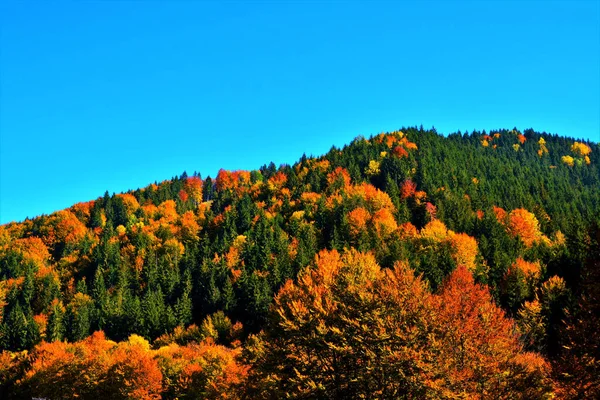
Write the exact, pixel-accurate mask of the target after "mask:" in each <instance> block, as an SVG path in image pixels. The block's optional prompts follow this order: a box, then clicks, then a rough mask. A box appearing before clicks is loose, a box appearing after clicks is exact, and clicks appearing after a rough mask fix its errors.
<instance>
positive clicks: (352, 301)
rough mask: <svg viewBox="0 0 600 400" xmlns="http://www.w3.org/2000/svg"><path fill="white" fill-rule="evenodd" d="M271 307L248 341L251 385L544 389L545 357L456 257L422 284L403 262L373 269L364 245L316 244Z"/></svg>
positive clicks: (321, 393)
mask: <svg viewBox="0 0 600 400" xmlns="http://www.w3.org/2000/svg"><path fill="white" fill-rule="evenodd" d="M274 313H275V316H276V318H275V319H274V321H273V323H272V324H271V325H270V327H269V330H268V331H267V336H266V339H267V340H266V341H260V340H259V341H258V342H257V343H253V345H252V347H253V348H254V350H253V351H254V353H253V357H254V359H256V360H257V362H256V365H255V369H254V371H253V375H252V376H253V377H254V378H255V379H254V380H251V381H254V382H259V384H258V385H257V387H255V388H254V389H255V390H257V392H258V393H261V390H262V391H263V392H262V393H263V394H266V393H268V394H270V395H273V396H275V397H278V396H284V395H288V396H291V397H299V396H302V397H306V398H312V397H315V398H317V397H327V395H329V396H335V397H339V398H350V397H353V396H354V397H357V398H363V397H365V398H366V397H372V396H373V394H374V393H377V395H378V396H381V397H383V398H395V397H397V395H398V393H404V394H405V395H406V396H407V397H413V396H414V397H415V398H420V397H422V396H423V394H424V393H426V394H428V396H429V397H432V398H473V399H484V398H502V397H503V396H505V395H506V394H507V393H515V392H521V391H528V393H531V394H532V398H537V397H541V395H543V394H546V393H547V392H548V389H549V388H548V387H547V379H548V373H549V371H548V368H547V364H546V362H545V361H544V360H543V359H542V358H541V357H539V356H537V355H535V354H532V353H524V352H522V350H521V346H520V344H519V341H518V338H517V336H516V334H515V333H514V329H513V324H512V322H511V321H510V320H509V319H507V318H506V317H505V315H504V313H503V312H502V310H500V309H499V308H498V307H497V306H496V305H495V303H494V302H493V300H492V298H491V296H490V294H489V292H488V291H487V289H486V288H485V287H483V286H481V285H478V284H475V282H474V280H473V277H472V275H471V274H470V273H469V271H468V270H467V269H466V268H465V267H462V266H460V267H458V268H457V269H456V270H455V271H454V272H453V273H452V274H451V275H450V276H449V278H448V279H447V280H446V281H445V282H444V285H443V287H442V289H441V291H440V293H439V294H431V293H430V292H429V291H428V288H427V286H426V285H425V284H424V283H423V281H422V280H421V279H420V278H416V277H415V275H414V273H413V271H412V270H411V269H410V268H409V267H408V265H407V264H406V263H396V264H395V266H394V269H386V270H381V269H380V268H379V266H378V265H377V263H376V262H375V260H374V258H373V257H372V256H371V255H369V254H364V253H359V252H356V251H350V252H347V253H344V254H343V255H342V256H340V254H339V253H338V252H336V251H331V252H329V251H322V252H321V253H319V255H318V257H317V258H316V261H315V264H314V267H313V268H309V269H307V270H305V271H303V272H301V274H300V276H299V279H298V283H296V284H294V283H293V282H292V281H288V282H287V283H286V284H285V286H284V287H283V288H282V289H281V290H280V292H279V294H278V295H277V297H276V299H275V305H274ZM253 341H254V342H256V341H257V339H256V338H254V339H253ZM532 383H533V385H534V386H533V387H529V386H531V384H532ZM261 385H262V386H261ZM538 394H541V395H538ZM257 397H260V396H257Z"/></svg>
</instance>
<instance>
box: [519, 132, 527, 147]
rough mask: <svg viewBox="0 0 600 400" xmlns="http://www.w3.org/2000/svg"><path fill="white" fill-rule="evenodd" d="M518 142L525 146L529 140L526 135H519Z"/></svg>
mask: <svg viewBox="0 0 600 400" xmlns="http://www.w3.org/2000/svg"><path fill="white" fill-rule="evenodd" d="M517 140H518V141H519V143H521V144H524V143H525V142H526V141H527V138H526V137H525V135H523V134H521V133H519V134H518V135H517Z"/></svg>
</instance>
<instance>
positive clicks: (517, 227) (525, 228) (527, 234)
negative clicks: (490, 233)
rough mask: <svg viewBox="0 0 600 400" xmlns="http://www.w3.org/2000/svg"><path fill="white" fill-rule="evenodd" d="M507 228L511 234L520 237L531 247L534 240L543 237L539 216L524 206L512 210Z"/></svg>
mask: <svg viewBox="0 0 600 400" xmlns="http://www.w3.org/2000/svg"><path fill="white" fill-rule="evenodd" d="M507 230H508V233H509V234H510V235H511V236H513V237H517V236H518V237H520V238H521V240H522V241H523V243H524V244H525V246H527V247H531V245H532V244H533V243H534V242H536V241H538V240H539V239H541V237H542V233H541V232H540V227H539V223H538V220H537V218H536V217H535V215H534V214H533V213H530V212H529V211H527V210H525V209H524V208H518V209H516V210H513V211H511V212H510V214H509V215H508V222H507Z"/></svg>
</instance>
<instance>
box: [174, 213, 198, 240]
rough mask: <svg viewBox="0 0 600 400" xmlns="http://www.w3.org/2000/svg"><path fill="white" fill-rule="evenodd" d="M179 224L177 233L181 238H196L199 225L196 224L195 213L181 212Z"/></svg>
mask: <svg viewBox="0 0 600 400" xmlns="http://www.w3.org/2000/svg"><path fill="white" fill-rule="evenodd" d="M179 224H180V229H179V234H180V236H181V239H182V240H184V241H189V240H196V239H198V232H199V231H200V225H198V221H197V220H196V215H195V214H194V213H193V212H192V211H186V212H185V213H183V215H182V216H181V220H180V222H179Z"/></svg>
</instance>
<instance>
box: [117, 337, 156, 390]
mask: <svg viewBox="0 0 600 400" xmlns="http://www.w3.org/2000/svg"><path fill="white" fill-rule="evenodd" d="M149 350H150V345H149V344H148V342H147V341H146V340H145V339H144V338H142V337H140V336H138V335H131V336H130V337H129V340H128V341H127V342H121V343H119V344H118V345H117V346H116V348H115V349H114V351H113V352H112V354H111V359H110V367H109V369H108V382H107V383H108V385H109V386H110V389H109V392H113V393H115V394H117V393H118V396H119V397H122V398H134V399H143V400H150V399H156V400H158V399H160V398H161V397H160V392H161V390H162V378H163V376H162V373H161V371H160V369H159V366H158V363H157V362H156V360H155V359H154V357H153V354H152V353H151V352H150V351H149Z"/></svg>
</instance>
